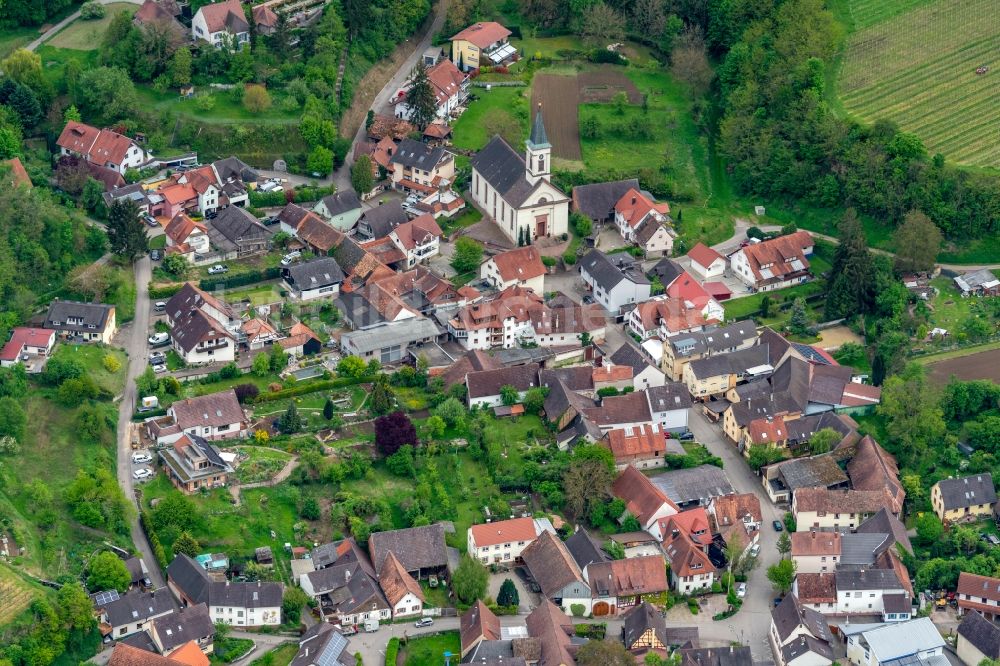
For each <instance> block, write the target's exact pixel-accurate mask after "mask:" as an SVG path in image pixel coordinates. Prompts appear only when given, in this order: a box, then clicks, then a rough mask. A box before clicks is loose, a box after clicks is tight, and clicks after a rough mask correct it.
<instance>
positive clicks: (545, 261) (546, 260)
mask: <svg viewBox="0 0 1000 666" xmlns="http://www.w3.org/2000/svg"><path fill="white" fill-rule="evenodd" d="M542 265H543V266H545V267H546V268H552V267H553V266H555V265H556V258H555V257H550V256H548V255H546V256H544V257H542Z"/></svg>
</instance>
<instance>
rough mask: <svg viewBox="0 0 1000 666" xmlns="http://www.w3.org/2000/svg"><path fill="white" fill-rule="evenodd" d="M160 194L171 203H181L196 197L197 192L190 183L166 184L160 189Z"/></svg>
mask: <svg viewBox="0 0 1000 666" xmlns="http://www.w3.org/2000/svg"><path fill="white" fill-rule="evenodd" d="M160 194H161V195H162V196H163V198H164V199H166V200H167V203H169V204H171V205H176V204H182V203H184V202H186V201H191V200H193V199H197V198H198V193H197V192H195V191H194V188H193V187H191V186H190V185H176V184H175V185H168V186H166V187H163V188H161V189H160Z"/></svg>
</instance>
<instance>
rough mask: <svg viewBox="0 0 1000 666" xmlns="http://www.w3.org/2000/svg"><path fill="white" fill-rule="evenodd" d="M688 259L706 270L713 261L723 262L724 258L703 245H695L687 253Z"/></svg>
mask: <svg viewBox="0 0 1000 666" xmlns="http://www.w3.org/2000/svg"><path fill="white" fill-rule="evenodd" d="M687 256H688V259H690V260H691V261H693V262H695V263H697V264H698V265H699V266H703V267H705V268H708V267H709V266H711V265H712V262H713V261H717V260H719V259H722V261H723V262H725V260H726V258H725V257H723V256H722V255H721V254H719V253H718V252H716V251H715V250H713V249H712V248H710V247H708V246H707V245H705V244H704V243H697V244H696V245H695V246H694V247H693V248H691V249H690V250H689V251H688V253H687Z"/></svg>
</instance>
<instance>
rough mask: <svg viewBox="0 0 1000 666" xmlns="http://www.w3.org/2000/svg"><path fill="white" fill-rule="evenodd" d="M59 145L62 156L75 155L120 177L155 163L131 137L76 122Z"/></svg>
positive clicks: (69, 127)
mask: <svg viewBox="0 0 1000 666" xmlns="http://www.w3.org/2000/svg"><path fill="white" fill-rule="evenodd" d="M56 145H57V146H59V151H60V153H59V154H60V155H75V156H77V157H80V158H81V159H83V160H85V161H86V162H88V163H89V164H92V165H95V166H98V167H101V168H104V169H110V170H111V171H114V172H115V173H118V174H124V173H125V172H126V171H128V170H129V169H139V168H142V167H143V166H145V165H146V164H148V163H149V162H150V161H151V160H152V159H153V156H152V155H150V154H149V152H147V151H146V149H145V148H143V147H142V146H140V145H139V144H138V143H136V142H135V141H133V140H132V139H130V138H128V137H127V136H123V135H121V134H119V133H118V132H114V131H112V130H109V129H97V128H96V127H92V126H90V125H86V124H84V123H80V122H77V121H75V120H70V121H68V122H67V123H66V126H65V127H64V128H63V131H62V133H61V134H60V135H59V138H58V139H57V140H56ZM109 189H110V188H109Z"/></svg>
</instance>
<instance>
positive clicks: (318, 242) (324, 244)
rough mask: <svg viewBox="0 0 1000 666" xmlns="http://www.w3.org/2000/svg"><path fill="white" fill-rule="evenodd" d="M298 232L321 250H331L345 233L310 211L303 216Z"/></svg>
mask: <svg viewBox="0 0 1000 666" xmlns="http://www.w3.org/2000/svg"><path fill="white" fill-rule="evenodd" d="M296 233H298V236H299V238H301V239H302V240H303V241H305V242H306V243H308V244H309V245H311V246H313V247H314V248H316V249H317V250H320V251H321V252H329V251H330V250H332V249H333V248H334V247H336V246H337V245H339V244H340V242H341V241H342V240H343V239H344V234H342V233H340V232H339V231H337V230H336V229H334V228H333V227H331V226H330V225H329V224H327V223H326V222H324V221H323V220H321V219H320V218H319V217H318V216H317V215H316V214H315V213H308V214H306V216H305V217H303V218H302V221H301V222H300V223H299V227H298V229H297V230H296Z"/></svg>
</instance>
